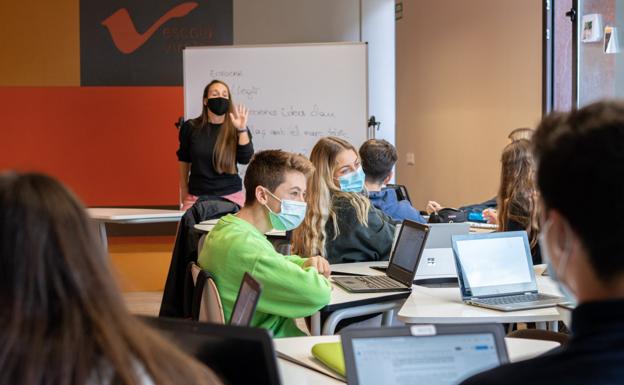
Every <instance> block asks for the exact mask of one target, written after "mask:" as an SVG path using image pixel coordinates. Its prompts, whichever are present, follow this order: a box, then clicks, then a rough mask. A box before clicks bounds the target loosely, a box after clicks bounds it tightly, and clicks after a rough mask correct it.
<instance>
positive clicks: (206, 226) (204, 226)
mask: <svg viewBox="0 0 624 385" xmlns="http://www.w3.org/2000/svg"><path fill="white" fill-rule="evenodd" d="M217 222H219V220H218V219H209V220H207V221H202V222H200V223H198V224H196V225H195V226H194V227H195V230H199V231H201V232H203V233H209V232H211V231H212V229H213V228H214V227H215V225H216V224H217ZM265 235H267V236H273V237H285V236H286V232H285V231H279V230H271V231H269V232H268V233H266V234H265Z"/></svg>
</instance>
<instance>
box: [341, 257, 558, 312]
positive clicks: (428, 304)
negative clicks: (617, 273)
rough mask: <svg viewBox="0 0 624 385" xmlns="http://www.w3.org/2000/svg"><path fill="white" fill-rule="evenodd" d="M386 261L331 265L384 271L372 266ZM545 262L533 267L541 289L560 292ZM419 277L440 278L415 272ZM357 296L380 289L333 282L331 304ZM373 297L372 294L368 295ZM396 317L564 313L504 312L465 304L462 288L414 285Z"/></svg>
mask: <svg viewBox="0 0 624 385" xmlns="http://www.w3.org/2000/svg"><path fill="white" fill-rule="evenodd" d="M385 264H387V262H356V263H342V264H335V265H331V268H332V272H341V273H347V274H364V275H382V274H384V273H383V272H380V271H378V270H374V269H371V268H370V266H375V265H385ZM544 268H545V265H537V266H535V267H534V269H535V275H536V277H537V286H538V288H539V291H540V292H543V293H546V294H553V295H561V293H560V292H559V290H558V289H557V286H556V284H555V283H554V282H553V281H552V280H551V279H550V278H549V277H544V276H542V275H541V273H542V272H543V271H544ZM416 278H418V279H424V278H439V277H428V276H418V275H417V276H416ZM355 296H362V297H361V298H366V296H372V297H375V296H379V293H366V294H352V293H348V292H346V291H345V290H343V289H340V288H339V287H336V286H335V285H334V292H332V302H331V303H330V305H331V304H334V303H336V304H338V303H343V302H348V301H349V300H353V298H354V297H355ZM369 298H370V297H369ZM397 317H398V319H399V320H401V321H402V322H405V323H408V324H410V323H411V324H415V323H481V322H504V323H515V322H545V321H556V320H561V319H562V318H563V317H562V315H561V314H560V312H559V311H558V310H557V308H556V307H550V308H545V309H531V310H522V311H515V312H502V311H497V310H490V309H485V308H480V307H476V306H471V305H466V304H464V303H463V302H462V300H461V295H460V292H459V288H457V287H450V288H428V287H423V286H418V285H414V286H412V293H411V294H410V296H409V298H407V300H405V303H404V304H403V307H402V308H401V310H399V312H398V314H397Z"/></svg>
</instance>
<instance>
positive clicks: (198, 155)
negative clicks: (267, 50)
mask: <svg viewBox="0 0 624 385" xmlns="http://www.w3.org/2000/svg"><path fill="white" fill-rule="evenodd" d="M202 106H203V107H202V114H201V116H199V117H197V118H195V119H190V120H188V121H186V122H185V123H184V124H183V125H182V127H180V134H179V139H180V147H179V148H178V151H177V155H178V160H179V163H180V182H179V183H180V206H181V208H182V210H186V209H188V208H189V207H191V206H192V205H193V204H194V203H195V202H196V201H197V199H198V198H199V197H202V198H203V199H207V198H208V197H222V198H225V199H227V200H229V201H231V202H234V203H236V204H237V205H238V206H239V207H242V206H243V205H244V203H245V196H244V194H243V191H242V190H243V182H242V180H241V177H240V176H239V175H238V168H237V166H236V164H237V163H240V164H247V163H249V161H250V160H251V157H252V155H253V153H254V148H253V144H252V142H251V134H250V133H249V130H248V129H247V116H248V114H249V112H248V110H247V108H245V107H244V106H242V105H237V106H235V105H234V102H233V101H232V95H231V93H230V89H229V87H228V86H227V84H225V83H223V82H221V81H219V80H213V81H212V82H210V83H209V84H208V85H207V86H206V88H204V94H203V97H202Z"/></svg>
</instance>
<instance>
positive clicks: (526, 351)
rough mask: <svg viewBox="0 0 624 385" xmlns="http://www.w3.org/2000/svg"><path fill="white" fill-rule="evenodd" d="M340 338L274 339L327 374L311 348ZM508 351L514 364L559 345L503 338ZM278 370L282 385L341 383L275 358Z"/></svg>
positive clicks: (281, 349) (285, 350) (280, 347)
mask: <svg viewBox="0 0 624 385" xmlns="http://www.w3.org/2000/svg"><path fill="white" fill-rule="evenodd" d="M338 341H340V336H337V335H336V336H319V337H292V338H278V339H275V340H274V344H275V350H277V351H278V352H281V353H284V354H286V355H288V356H290V357H292V358H295V359H296V360H298V361H302V362H304V363H305V364H306V365H310V366H313V367H315V368H316V369H318V370H321V371H329V369H327V368H325V367H324V366H323V365H321V364H319V363H318V361H316V360H315V359H313V358H312V354H311V350H312V346H314V345H315V344H317V343H321V342H338ZM505 344H506V345H507V352H508V353H509V359H510V361H511V362H517V361H522V360H527V359H529V358H534V357H536V356H538V355H540V354H543V353H545V352H547V351H549V350H552V349H554V348H556V347H558V346H559V344H558V343H557V342H552V341H539V340H528V339H519V338H505ZM278 368H279V370H280V373H281V375H282V381H283V383H284V384H302V385H324V384H328V385H329V384H344V383H343V382H341V381H338V380H336V379H333V378H331V377H328V376H326V375H323V374H321V373H318V372H315V371H313V370H310V369H307V368H305V367H303V366H300V365H297V364H294V363H292V362H289V361H286V360H284V359H278Z"/></svg>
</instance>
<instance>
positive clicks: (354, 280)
mask: <svg viewBox="0 0 624 385" xmlns="http://www.w3.org/2000/svg"><path fill="white" fill-rule="evenodd" d="M428 235H429V226H427V225H423V224H420V223H417V222H412V221H408V220H406V221H404V222H403V226H401V230H400V232H399V236H398V239H397V242H396V246H395V247H394V250H392V257H391V259H390V264H389V265H388V270H386V275H376V276H368V275H363V276H338V277H332V279H333V281H334V282H335V283H336V284H337V285H338V286H340V287H342V288H344V289H345V290H347V291H350V292H353V293H377V292H382V291H409V290H411V289H412V281H413V280H414V275H416V268H417V266H418V261H419V259H420V256H421V254H422V251H423V249H424V245H425V241H426V240H427V236H428Z"/></svg>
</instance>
